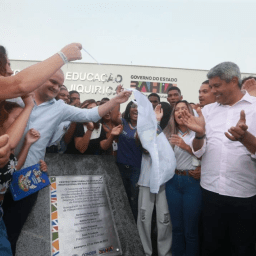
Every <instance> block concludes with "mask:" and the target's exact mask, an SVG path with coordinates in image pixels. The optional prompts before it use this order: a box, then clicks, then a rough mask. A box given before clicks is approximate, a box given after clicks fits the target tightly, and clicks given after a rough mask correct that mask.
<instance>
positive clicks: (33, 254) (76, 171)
mask: <svg viewBox="0 0 256 256" xmlns="http://www.w3.org/2000/svg"><path fill="white" fill-rule="evenodd" d="M46 163H47V165H48V173H49V175H50V176H67V175H104V177H105V181H106V186H107V190H108V194H109V198H110V207H111V209H112V211H113V216H114V221H115V224H116V228H117V232H118V236H119V239H120V242H121V247H122V251H123V254H122V255H125V256H143V255H144V252H143V248H142V245H141V241H140V238H139V234H138V231H137V227H136V224H135V221H134V218H133V215H132V212H131V209H130V206H129V203H128V199H127V196H126V193H125V190H124V187H123V183H122V179H121V177H120V174H119V171H118V168H117V166H116V164H115V160H114V157H111V156H81V155H66V154H64V155H59V154H48V155H47V156H46ZM48 255H49V256H50V255H51V239H50V188H49V187H47V188H45V189H43V190H41V191H40V192H39V195H38V199H37V203H36V205H35V206H34V209H33V210H32V212H31V214H30V216H29V217H28V220H27V222H26V224H25V226H24V228H23V230H22V233H21V236H20V238H19V240H18V245H17V252H16V256H48ZM106 255H107V254H106ZM60 256H61V255H60Z"/></svg>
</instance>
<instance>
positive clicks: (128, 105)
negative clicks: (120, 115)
mask: <svg viewBox="0 0 256 256" xmlns="http://www.w3.org/2000/svg"><path fill="white" fill-rule="evenodd" d="M132 104H134V103H133V102H132V101H130V102H129V103H128V104H127V106H126V109H125V111H124V119H125V120H126V121H127V122H130V109H131V106H132Z"/></svg>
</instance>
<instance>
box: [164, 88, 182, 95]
mask: <svg viewBox="0 0 256 256" xmlns="http://www.w3.org/2000/svg"><path fill="white" fill-rule="evenodd" d="M174 90H176V91H178V92H179V94H180V95H181V90H180V88H179V87H177V86H172V87H171V88H169V89H168V91H167V94H168V93H169V91H174Z"/></svg>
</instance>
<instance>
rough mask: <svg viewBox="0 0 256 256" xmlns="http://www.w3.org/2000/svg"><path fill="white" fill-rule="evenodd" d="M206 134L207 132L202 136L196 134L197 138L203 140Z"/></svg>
mask: <svg viewBox="0 0 256 256" xmlns="http://www.w3.org/2000/svg"><path fill="white" fill-rule="evenodd" d="M205 136H206V134H204V135H203V136H201V137H198V136H195V138H196V139H197V140H202V139H204V138H205Z"/></svg>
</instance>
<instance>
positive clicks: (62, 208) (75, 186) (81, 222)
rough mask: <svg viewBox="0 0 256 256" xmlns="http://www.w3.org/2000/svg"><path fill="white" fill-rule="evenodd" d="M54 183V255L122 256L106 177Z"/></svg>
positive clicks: (60, 179)
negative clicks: (105, 180)
mask: <svg viewBox="0 0 256 256" xmlns="http://www.w3.org/2000/svg"><path fill="white" fill-rule="evenodd" d="M50 180H51V236H52V255H53V256H55V255H61V256H87V255H103V254H104V255H121V254H122V251H121V247H120V241H119V238H118V234H117V231H116V227H115V223H114V221H113V215H112V211H111V208H110V203H109V197H108V194H107V190H106V186H105V182H104V176H102V175H81V176H56V177H51V178H50Z"/></svg>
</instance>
